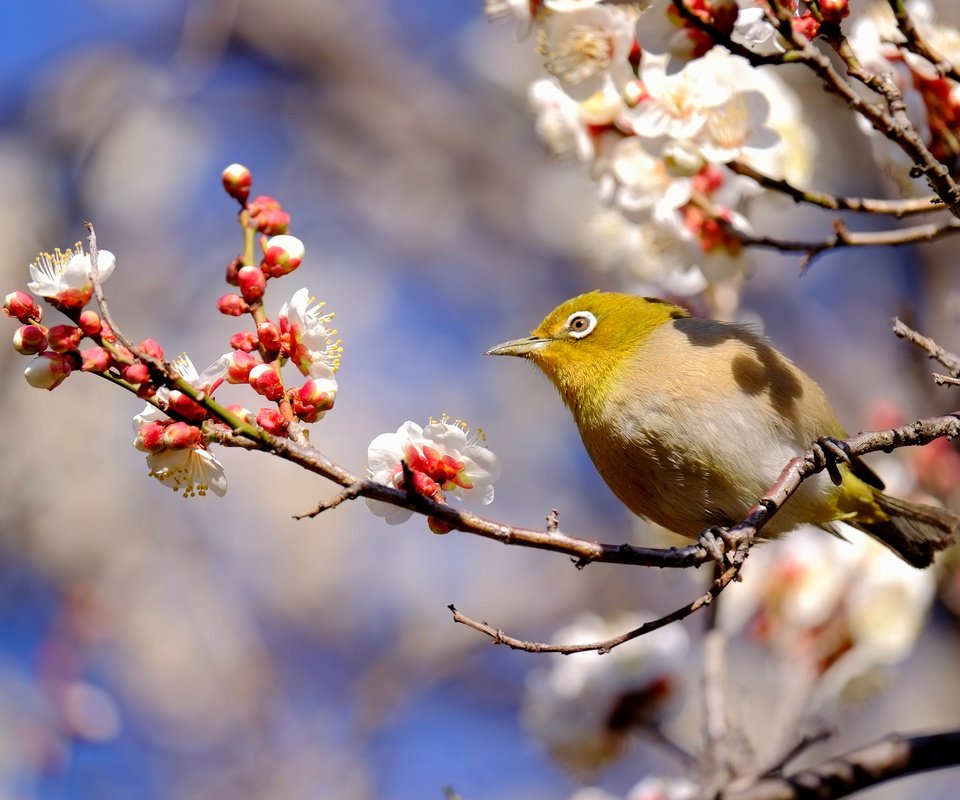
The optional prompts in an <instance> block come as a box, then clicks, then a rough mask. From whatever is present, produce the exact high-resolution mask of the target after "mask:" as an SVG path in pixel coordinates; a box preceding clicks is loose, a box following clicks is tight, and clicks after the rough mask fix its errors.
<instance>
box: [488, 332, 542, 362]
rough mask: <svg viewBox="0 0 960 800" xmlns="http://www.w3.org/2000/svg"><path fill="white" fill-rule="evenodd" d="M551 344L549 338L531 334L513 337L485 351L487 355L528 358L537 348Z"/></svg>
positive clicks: (540, 348)
mask: <svg viewBox="0 0 960 800" xmlns="http://www.w3.org/2000/svg"><path fill="white" fill-rule="evenodd" d="M548 344H550V340H549V339H540V338H539V337H537V336H529V337H527V338H526V339H513V340H512V341H509V342H504V343H503V344H498V345H497V346H496V347H491V348H490V349H489V350H487V352H486V353H484V355H485V356H518V357H520V358H526V357H527V356H529V355H530V354H532V353H535V352H536V351H537V350H542V349H543V348H544V347H546V346H547V345H548Z"/></svg>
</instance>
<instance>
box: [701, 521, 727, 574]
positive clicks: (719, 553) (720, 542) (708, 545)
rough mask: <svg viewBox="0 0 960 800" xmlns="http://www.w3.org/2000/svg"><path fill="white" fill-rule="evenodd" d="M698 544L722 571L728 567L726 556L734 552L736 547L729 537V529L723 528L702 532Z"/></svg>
mask: <svg viewBox="0 0 960 800" xmlns="http://www.w3.org/2000/svg"><path fill="white" fill-rule="evenodd" d="M697 544H699V545H700V546H701V547H702V548H703V549H704V550H706V551H707V555H708V556H710V558H712V559H713V560H714V561H715V562H716V563H717V564H718V565H719V566H720V568H721V569H724V568H725V567H726V566H727V564H726V554H727V553H728V552H732V551H733V548H734V546H735V545H734V543H733V542H732V541H731V539H730V537H729V536H728V535H727V529H726V528H721V527H713V528H706V529H704V530H703V531H701V532H700V535H699V536H698V537H697Z"/></svg>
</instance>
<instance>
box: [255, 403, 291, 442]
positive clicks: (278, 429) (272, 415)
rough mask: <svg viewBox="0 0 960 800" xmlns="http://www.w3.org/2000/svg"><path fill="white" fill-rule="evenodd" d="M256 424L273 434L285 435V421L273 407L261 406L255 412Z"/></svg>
mask: <svg viewBox="0 0 960 800" xmlns="http://www.w3.org/2000/svg"><path fill="white" fill-rule="evenodd" d="M257 425H259V426H260V427H261V428H263V429H264V430H265V431H266V432H267V433H272V434H273V435H274V436H286V435H287V423H286V422H285V421H284V419H283V415H282V414H281V413H280V412H279V411H277V409H275V408H261V409H260V410H259V411H258V412H257Z"/></svg>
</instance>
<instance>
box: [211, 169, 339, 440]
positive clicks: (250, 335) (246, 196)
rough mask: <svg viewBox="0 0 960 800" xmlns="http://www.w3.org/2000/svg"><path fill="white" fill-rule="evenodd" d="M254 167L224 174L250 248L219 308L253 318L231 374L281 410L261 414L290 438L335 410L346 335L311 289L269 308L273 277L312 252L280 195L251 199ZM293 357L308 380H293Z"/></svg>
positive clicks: (231, 274) (238, 343) (238, 337)
mask: <svg viewBox="0 0 960 800" xmlns="http://www.w3.org/2000/svg"><path fill="white" fill-rule="evenodd" d="M251 184H252V179H251V175H250V171H249V170H248V169H247V168H246V167H243V166H242V165H239V164H231V165H230V166H229V167H227V168H226V169H225V170H224V171H223V185H224V188H225V189H226V191H227V194H229V195H230V196H231V197H233V198H234V199H236V200H237V201H238V202H239V203H240V205H241V210H240V224H241V226H242V227H243V230H244V244H245V248H244V252H243V253H242V254H241V255H240V256H238V257H237V258H235V259H233V260H232V261H230V263H229V264H227V269H226V281H227V283H228V284H230V285H231V286H235V287H236V288H237V291H236V292H232V293H230V294H225V295H223V296H222V297H221V298H220V299H219V300H218V301H217V308H218V309H219V311H220V312H221V313H222V314H225V315H226V316H230V317H242V316H245V315H250V318H251V322H252V326H251V329H250V330H243V331H238V332H236V333H235V334H233V335H232V336H231V337H230V347H231V348H232V352H231V353H229V354H228V356H227V362H226V371H225V373H224V378H225V379H226V381H227V382H228V383H232V384H247V385H249V386H250V388H251V389H253V390H254V391H255V392H256V393H257V394H258V395H260V396H261V397H263V398H264V399H265V400H267V401H269V402H271V403H275V404H276V407H275V408H272V407H267V408H261V409H260V411H259V412H257V414H256V415H255V419H256V422H257V424H258V425H259V426H260V427H262V428H263V429H264V430H266V431H268V432H270V433H272V434H274V435H277V436H286V435H288V433H289V428H290V425H291V423H293V422H295V421H300V422H306V423H311V422H316V421H318V420H319V419H320V418H321V417H323V415H324V414H325V413H326V412H327V411H329V410H330V409H331V408H333V404H334V401H335V399H336V396H337V383H336V379H335V378H334V373H335V372H336V370H337V368H338V366H339V363H340V353H341V350H342V348H341V346H340V340H339V339H336V338H335V337H336V333H337V332H336V330H334V329H333V328H332V327H331V326H330V322H331V320H332V318H333V315H332V314H325V313H323V312H322V311H321V309H322V308H323V303H314V301H313V300H312V298H311V297H310V294H309V292H308V291H307V289H300V290H299V291H297V292H295V293H294V294H293V296H292V297H291V299H290V300H289V301H288V302H286V303H284V304H283V305H282V306H281V307H280V308H279V310H278V313H277V314H276V316H275V317H270V316H268V315H267V312H266V310H265V307H264V298H265V295H266V292H267V286H268V284H269V282H270V281H273V280H276V279H278V278H282V277H284V276H286V275H289V274H291V273H292V272H294V270H296V269H297V268H298V267H299V266H300V265H301V263H302V262H303V258H304V255H305V252H306V250H305V248H304V246H303V242H302V241H301V240H300V239H298V238H297V237H296V236H292V235H291V234H290V233H288V230H289V227H290V214H289V213H287V212H286V211H284V209H283V207H282V205H281V204H280V202H279V201H277V200H276V199H274V198H273V197H268V196H266V195H259V196H256V197H254V198H253V199H250V187H251ZM288 361H292V362H293V365H294V366H295V367H296V368H297V370H299V372H300V377H301V378H305V379H306V380H305V381H304V382H303V383H300V384H299V385H288V384H287V383H286V382H285V380H284V374H283V366H284V365H285V364H286V363H287V362H288Z"/></svg>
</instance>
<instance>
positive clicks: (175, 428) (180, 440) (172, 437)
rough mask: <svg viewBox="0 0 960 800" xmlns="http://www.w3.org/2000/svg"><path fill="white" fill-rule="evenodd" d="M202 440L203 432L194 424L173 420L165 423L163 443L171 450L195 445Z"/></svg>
mask: <svg viewBox="0 0 960 800" xmlns="http://www.w3.org/2000/svg"><path fill="white" fill-rule="evenodd" d="M202 441H203V434H202V433H201V432H200V429H199V428H198V427H197V426H196V425H188V424H187V423H186V422H174V423H172V424H171V425H167V428H166V430H165V431H164V432H163V445H164V447H169V448H170V449H171V450H186V449H187V448H188V447H196V446H197V445H199V444H200V443H201V442H202Z"/></svg>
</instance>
